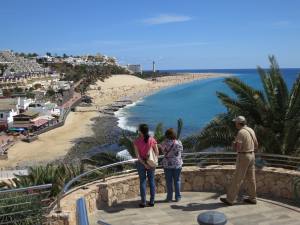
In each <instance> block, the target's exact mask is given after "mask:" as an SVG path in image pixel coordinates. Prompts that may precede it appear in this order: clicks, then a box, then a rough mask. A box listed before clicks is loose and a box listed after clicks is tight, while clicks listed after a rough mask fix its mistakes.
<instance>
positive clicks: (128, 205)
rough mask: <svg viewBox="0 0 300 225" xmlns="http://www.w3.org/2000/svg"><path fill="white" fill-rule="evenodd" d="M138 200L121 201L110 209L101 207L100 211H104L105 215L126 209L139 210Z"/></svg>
mask: <svg viewBox="0 0 300 225" xmlns="http://www.w3.org/2000/svg"><path fill="white" fill-rule="evenodd" d="M139 203H140V201H139V200H136V201H123V202H120V203H118V204H117V205H114V206H111V207H103V208H102V210H104V211H105V212H107V213H118V212H121V211H123V210H126V209H135V208H139Z"/></svg>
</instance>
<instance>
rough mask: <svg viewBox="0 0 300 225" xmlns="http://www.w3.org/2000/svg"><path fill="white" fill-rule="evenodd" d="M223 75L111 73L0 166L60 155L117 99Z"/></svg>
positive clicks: (15, 148) (18, 145) (86, 134)
mask: <svg viewBox="0 0 300 225" xmlns="http://www.w3.org/2000/svg"><path fill="white" fill-rule="evenodd" d="M224 76H227V75H226V74H189V75H174V76H167V77H158V78H155V79H154V80H144V79H140V78H138V77H135V76H131V75H113V76H112V77H110V78H108V79H106V80H105V81H104V82H102V81H98V82H97V83H96V84H95V85H91V87H90V90H89V91H88V93H87V94H88V95H89V96H91V97H92V98H93V104H92V106H90V107H78V108H77V111H78V112H71V113H70V114H69V116H68V118H67V120H66V123H65V125H64V126H63V127H60V128H57V129H54V130H52V131H49V132H47V133H44V134H41V135H39V139H38V140H37V141H35V142H32V143H25V142H21V141H20V142H18V143H16V144H15V145H14V146H13V147H11V148H10V149H9V151H8V159H7V160H1V161H0V168H15V167H17V166H20V167H24V166H25V165H28V164H29V165H34V164H40V163H43V162H49V161H53V160H56V159H59V158H63V157H64V156H65V155H66V154H67V153H68V151H69V150H70V149H71V147H72V146H74V145H75V144H76V143H75V142H76V140H78V139H79V138H82V137H89V136H93V131H92V126H93V121H92V120H91V119H93V118H95V117H99V116H102V115H101V113H99V112H98V111H99V110H100V109H102V108H103V107H105V106H107V105H109V104H112V103H113V102H115V101H117V100H122V99H131V100H133V101H135V100H138V99H139V98H142V97H144V96H146V95H149V94H152V93H154V92H156V91H158V90H161V89H162V88H166V87H170V86H174V85H178V84H183V83H188V82H192V81H194V80H200V79H207V78H216V77H224Z"/></svg>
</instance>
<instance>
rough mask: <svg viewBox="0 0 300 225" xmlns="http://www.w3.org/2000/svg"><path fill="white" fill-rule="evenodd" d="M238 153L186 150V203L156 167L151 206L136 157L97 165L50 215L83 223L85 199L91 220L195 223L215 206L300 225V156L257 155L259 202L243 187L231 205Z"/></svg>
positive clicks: (235, 220)
mask: <svg viewBox="0 0 300 225" xmlns="http://www.w3.org/2000/svg"><path fill="white" fill-rule="evenodd" d="M235 156H236V154H235V153H233V152H223V153H211V152H198V153H185V154H184V155H183V159H184V165H185V166H184V167H183V169H182V174H181V191H182V196H183V198H182V200H181V201H180V202H171V203H166V202H164V199H165V198H166V194H165V193H166V184H165V176H164V172H163V170H162V169H160V168H158V169H156V172H155V183H156V193H157V195H156V196H157V197H156V204H155V206H154V207H146V208H139V177H138V174H137V172H136V169H135V162H136V159H132V160H127V161H123V162H118V163H115V164H111V165H107V166H103V167H101V168H96V169H93V170H91V171H88V172H86V173H85V174H81V175H80V176H78V177H76V178H74V179H73V180H72V181H70V182H69V183H68V184H66V185H65V189H64V190H63V191H62V194H61V195H60V197H58V201H57V203H58V205H57V207H56V208H54V209H53V211H52V213H51V214H49V215H48V219H50V220H51V221H52V224H55V225H60V224H64V225H65V224H79V223H78V222H77V219H76V218H78V213H79V214H80V211H78V208H77V206H76V205H77V204H78V199H83V200H84V202H85V204H86V218H89V221H90V224H103V225H115V224H116V225H117V224H122V225H129V224H132V225H135V224H136V225H143V224H151V225H157V224H170V223H171V224H188V225H189V224H197V216H198V215H199V214H200V213H203V212H207V211H211V210H217V211H219V212H223V213H224V214H225V215H226V217H227V220H228V223H227V224H229V225H236V224H237V225H239V224H247V225H248V224H250V225H252V224H253V225H254V224H255V225H257V224H261V225H267V224H270V225H271V224H272V225H273V224H295V225H296V224H299V218H300V208H299V206H300V204H299V203H300V202H299V192H300V187H299V185H300V171H298V170H297V165H299V162H300V158H297V157H290V156H280V155H270V154H257V157H258V158H259V159H260V160H261V161H262V162H264V163H262V164H260V163H259V162H257V168H256V185H257V195H258V203H257V204H256V205H249V204H246V203H244V202H243V201H242V197H243V196H244V193H245V188H244V187H243V186H242V188H241V192H240V196H239V199H238V201H237V203H236V204H235V205H234V206H226V205H225V204H223V203H222V202H220V200H219V198H220V196H222V195H224V194H225V193H226V189H227V187H228V184H229V183H230V181H231V178H232V175H233V173H234V171H235V166H234V163H235ZM283 167H285V168H283ZM95 172H97V175H95V174H94V173H95ZM93 174H94V175H95V176H94V175H93ZM88 177H89V179H86V178H88ZM100 177H101V178H100ZM80 181H82V182H83V183H80ZM74 184H77V185H76V186H74ZM78 185H79V186H78ZM63 193H64V194H63ZM148 198H149V190H148ZM245 222H247V223H245Z"/></svg>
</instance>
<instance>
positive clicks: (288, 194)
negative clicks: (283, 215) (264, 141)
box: [49, 165, 300, 225]
mask: <svg viewBox="0 0 300 225" xmlns="http://www.w3.org/2000/svg"><path fill="white" fill-rule="evenodd" d="M233 172H234V166H232V165H227V166H222V165H211V166H206V167H203V168H200V167H196V166H188V167H184V168H183V170H182V176H181V182H182V191H183V192H185V191H211V192H218V193H225V191H226V187H227V186H228V182H229V181H230V180H231V177H232V174H233ZM297 179H300V171H295V170H288V169H282V168H274V167H264V168H263V169H258V170H256V182H257V194H258V196H264V197H265V196H267V197H270V198H285V199H293V198H295V193H294V182H295V180H297ZM155 181H156V187H157V193H164V192H165V190H166V187H165V178H164V174H163V171H162V170H161V169H157V170H156V176H155ZM183 195H184V194H183ZM138 196H139V178H138V175H137V173H136V172H133V173H130V174H125V175H119V176H112V177H109V178H107V179H106V180H105V181H96V182H94V183H90V184H87V185H85V186H84V187H78V188H76V189H73V190H72V192H70V193H68V194H67V195H66V196H64V198H63V199H62V200H61V203H60V205H61V209H62V212H61V213H55V211H53V212H52V213H51V214H50V215H49V220H51V222H52V223H51V224H55V225H62V224H63V225H71V224H72V225H73V224H76V200H77V199H78V198H80V197H84V198H85V200H86V203H87V211H88V214H89V215H91V214H93V213H94V212H95V210H97V209H99V208H101V207H103V206H112V205H115V204H118V203H119V202H121V201H123V200H125V199H130V198H134V197H138Z"/></svg>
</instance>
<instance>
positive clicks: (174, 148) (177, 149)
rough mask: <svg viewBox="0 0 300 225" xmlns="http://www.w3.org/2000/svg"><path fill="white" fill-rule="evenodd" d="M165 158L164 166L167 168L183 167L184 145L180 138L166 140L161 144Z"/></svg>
mask: <svg viewBox="0 0 300 225" xmlns="http://www.w3.org/2000/svg"><path fill="white" fill-rule="evenodd" d="M160 147H161V149H162V152H163V154H164V158H163V160H162V166H163V167H164V168H166V169H179V168H181V167H182V164H183V162H182V158H181V153H182V151H183V146H182V143H181V141H179V140H169V139H167V140H165V141H164V142H163V143H162V144H161V145H160Z"/></svg>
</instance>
